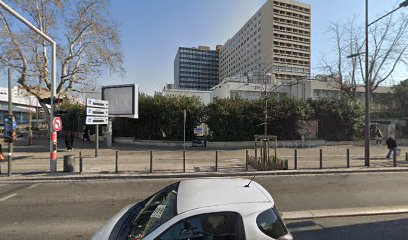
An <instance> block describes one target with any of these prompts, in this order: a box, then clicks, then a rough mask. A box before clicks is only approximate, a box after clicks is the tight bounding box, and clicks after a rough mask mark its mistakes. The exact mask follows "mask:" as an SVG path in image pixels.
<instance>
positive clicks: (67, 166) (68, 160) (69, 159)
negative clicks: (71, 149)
mask: <svg viewBox="0 0 408 240" xmlns="http://www.w3.org/2000/svg"><path fill="white" fill-rule="evenodd" d="M73 171H75V156H74V155H65V156H64V172H73Z"/></svg>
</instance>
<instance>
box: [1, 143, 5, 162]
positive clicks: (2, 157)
mask: <svg viewBox="0 0 408 240" xmlns="http://www.w3.org/2000/svg"><path fill="white" fill-rule="evenodd" d="M2 147H3V146H2V145H1V143H0V161H3V160H4V155H3V148H2Z"/></svg>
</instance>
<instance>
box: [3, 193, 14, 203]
mask: <svg viewBox="0 0 408 240" xmlns="http://www.w3.org/2000/svg"><path fill="white" fill-rule="evenodd" d="M16 195H17V193H13V194H10V195H8V196H6V197H4V198H1V199H0V202H3V201H5V200H7V199H9V198H12V197H14V196H16Z"/></svg>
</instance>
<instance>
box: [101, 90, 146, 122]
mask: <svg viewBox="0 0 408 240" xmlns="http://www.w3.org/2000/svg"><path fill="white" fill-rule="evenodd" d="M138 94H139V87H138V86H137V85H136V84H127V85H115V86H103V87H102V99H103V100H105V101H108V102H109V117H127V118H138V110H139V109H138V102H139V101H138V100H139V98H138Z"/></svg>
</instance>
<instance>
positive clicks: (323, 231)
mask: <svg viewBox="0 0 408 240" xmlns="http://www.w3.org/2000/svg"><path fill="white" fill-rule="evenodd" d="M407 179H408V173H384V174H379V173H376V174H353V175H317V176H268V177H257V178H255V181H257V182H258V183H260V184H261V185H263V186H264V187H265V188H266V189H267V190H268V191H269V192H270V193H271V194H272V196H273V197H274V199H275V201H276V203H277V205H278V207H279V209H280V210H281V211H301V210H314V209H339V208H358V207H370V206H372V207H379V206H395V205H406V204H408V202H407V199H408V186H407V184H406V181H407ZM175 181H177V180H175V179H174V180H173V179H172V180H170V179H162V180H132V181H124V180H116V181H112V180H111V181H87V182H60V183H55V182H50V183H29V182H25V183H14V184H7V183H0V239H30V240H34V239H89V237H90V236H91V235H92V233H93V232H94V231H95V230H96V229H97V228H98V227H99V226H100V225H101V224H102V223H103V222H105V221H106V220H108V219H109V218H110V217H111V216H113V215H114V214H115V213H116V212H118V211H119V210H120V209H121V208H123V207H125V206H127V205H128V204H131V203H134V202H136V201H138V200H141V199H143V198H145V197H147V196H149V195H151V194H153V193H154V192H156V191H158V190H159V189H161V188H163V187H164V186H167V185H169V184H171V183H172V182H175ZM197 191H199V189H198V190H197ZM336 219H337V220H336ZM336 219H319V220H304V221H303V220H302V221H294V222H289V227H290V228H291V229H292V231H293V232H294V235H295V237H297V239H342V238H340V237H339V238H335V237H337V236H343V238H344V239H384V238H370V237H365V233H369V232H375V231H374V230H372V231H369V229H370V228H372V229H376V228H373V227H374V226H378V229H380V230H381V229H382V230H383V231H386V229H390V230H393V231H394V230H395V234H399V235H398V236H405V238H398V237H397V236H396V237H392V238H389V239H406V236H408V229H407V227H406V226H407V223H408V221H407V216H406V215H392V216H378V217H357V218H336ZM307 221H309V225H310V221H312V222H314V223H315V226H306V227H305V226H302V225H301V226H300V227H299V226H298V225H296V224H302V223H304V222H307ZM293 224H294V225H293ZM316 226H317V227H316ZM380 230H378V231H380ZM376 231H377V230H376ZM387 231H388V230H387ZM347 234H348V235H347ZM330 236H334V237H333V238H332V237H330ZM345 236H346V237H345ZM355 236H359V238H354V237H355ZM380 236H383V235H380ZM393 236H394V235H393Z"/></svg>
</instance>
